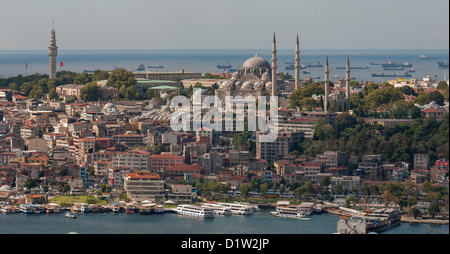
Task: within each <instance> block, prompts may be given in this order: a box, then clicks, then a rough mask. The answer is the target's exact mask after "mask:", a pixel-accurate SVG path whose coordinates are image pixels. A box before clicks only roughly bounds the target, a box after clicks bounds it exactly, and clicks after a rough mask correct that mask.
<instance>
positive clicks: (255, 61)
mask: <svg viewBox="0 0 450 254" xmlns="http://www.w3.org/2000/svg"><path fill="white" fill-rule="evenodd" d="M242 68H267V69H270V68H271V67H270V64H269V62H267V61H266V59H264V58H262V57H259V56H255V57H252V58H249V59H247V61H245V62H244V64H243V65H242Z"/></svg>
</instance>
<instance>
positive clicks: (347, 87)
mask: <svg viewBox="0 0 450 254" xmlns="http://www.w3.org/2000/svg"><path fill="white" fill-rule="evenodd" d="M345 102H346V104H347V105H346V106H347V111H348V110H350V60H349V57H348V56H347V68H346V69H345Z"/></svg>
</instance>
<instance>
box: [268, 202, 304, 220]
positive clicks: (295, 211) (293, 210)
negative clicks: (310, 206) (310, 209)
mask: <svg viewBox="0 0 450 254" xmlns="http://www.w3.org/2000/svg"><path fill="white" fill-rule="evenodd" d="M271 215H272V216H276V217H284V218H294V219H307V218H306V217H307V215H306V213H305V211H304V210H303V209H300V208H299V207H298V206H294V205H291V204H290V202H289V201H278V202H277V204H276V206H275V211H272V212H271Z"/></svg>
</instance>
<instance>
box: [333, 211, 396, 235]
mask: <svg viewBox="0 0 450 254" xmlns="http://www.w3.org/2000/svg"><path fill="white" fill-rule="evenodd" d="M400 222H401V220H400V215H399V213H398V211H396V210H394V209H378V210H375V211H371V210H365V211H364V212H362V213H360V214H355V215H344V216H341V218H340V220H339V221H338V232H337V234H371V233H378V232H381V231H385V230H387V229H390V228H393V227H395V226H398V225H400Z"/></svg>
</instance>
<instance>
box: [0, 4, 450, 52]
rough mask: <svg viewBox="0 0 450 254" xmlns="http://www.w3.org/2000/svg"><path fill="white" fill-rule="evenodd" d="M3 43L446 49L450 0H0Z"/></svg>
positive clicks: (26, 46) (15, 46)
mask: <svg viewBox="0 0 450 254" xmlns="http://www.w3.org/2000/svg"><path fill="white" fill-rule="evenodd" d="M0 10H1V13H2V14H1V15H0V50H40V49H42V50H46V49H47V47H48V46H49V40H50V32H51V29H52V22H54V27H55V31H56V40H57V46H58V48H59V50H64V49H67V50H72V49H80V50H86V49H136V50H142V49H144V50H160V49H270V48H271V46H272V37H273V33H276V38H277V48H278V49H292V48H294V47H295V40H296V35H297V34H298V35H299V38H300V44H301V45H300V48H301V49H448V48H449V1H448V0H307V1H305V0H272V1H269V0H222V1H218V0H126V1H125V0H76V1H74V0H0Z"/></svg>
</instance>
